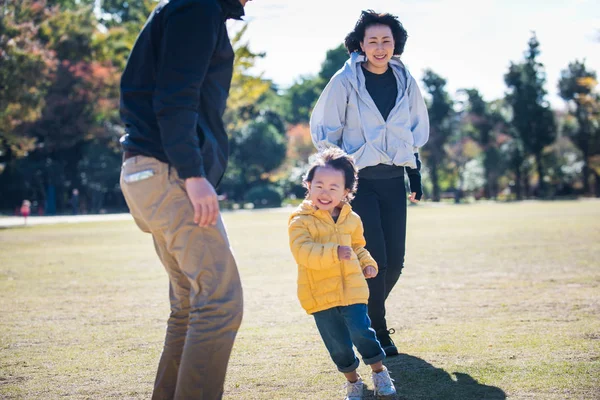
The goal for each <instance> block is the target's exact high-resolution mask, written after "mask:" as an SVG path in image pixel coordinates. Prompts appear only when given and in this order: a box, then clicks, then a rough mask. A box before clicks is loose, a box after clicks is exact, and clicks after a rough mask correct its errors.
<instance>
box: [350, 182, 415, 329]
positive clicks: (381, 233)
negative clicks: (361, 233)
mask: <svg viewBox="0 0 600 400" xmlns="http://www.w3.org/2000/svg"><path fill="white" fill-rule="evenodd" d="M352 208H353V209H354V211H356V213H357V214H358V215H360V217H361V219H362V222H363V226H364V229H365V239H366V241H367V246H366V248H367V250H369V252H370V253H371V255H372V256H373V258H374V259H375V261H377V265H378V266H379V273H378V274H377V276H376V277H375V278H372V279H367V282H368V284H369V291H370V294H369V317H370V318H371V326H372V327H373V329H374V330H375V331H376V332H381V331H383V330H387V324H386V321H385V300H386V299H387V297H388V295H389V294H390V292H391V291H392V289H393V288H394V286H395V285H396V282H397V281H398V278H400V274H401V273H402V268H404V253H405V242H406V188H405V186H404V177H403V176H402V177H398V178H391V179H364V178H361V179H359V182H358V191H357V193H356V197H355V198H354V200H353V201H352Z"/></svg>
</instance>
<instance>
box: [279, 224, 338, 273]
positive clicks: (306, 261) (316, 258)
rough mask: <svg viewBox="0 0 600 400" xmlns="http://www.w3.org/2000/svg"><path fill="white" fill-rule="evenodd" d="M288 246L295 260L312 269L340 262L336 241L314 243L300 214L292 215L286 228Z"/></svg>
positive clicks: (325, 267)
mask: <svg viewBox="0 0 600 400" xmlns="http://www.w3.org/2000/svg"><path fill="white" fill-rule="evenodd" d="M288 231H289V236H290V248H291V250H292V254H293V255H294V258H295V259H296V262H297V263H298V264H300V265H303V266H304V267H306V268H308V269H312V270H321V269H327V268H331V267H333V266H334V265H336V264H338V263H339V262H340V260H339V258H338V254H337V249H338V245H337V244H336V243H325V244H321V243H316V242H314V241H313V239H312V238H311V236H310V233H309V231H308V228H307V227H306V225H305V224H304V222H303V220H302V216H297V217H294V218H293V219H292V220H291V222H290V225H289V228H288Z"/></svg>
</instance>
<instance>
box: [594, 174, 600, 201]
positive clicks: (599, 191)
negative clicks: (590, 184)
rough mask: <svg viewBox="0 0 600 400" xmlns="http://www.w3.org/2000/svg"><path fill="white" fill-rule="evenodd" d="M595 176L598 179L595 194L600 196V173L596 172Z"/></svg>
mask: <svg viewBox="0 0 600 400" xmlns="http://www.w3.org/2000/svg"><path fill="white" fill-rule="evenodd" d="M594 178H595V181H596V190H595V192H596V193H595V194H596V197H600V174H598V173H596V172H594Z"/></svg>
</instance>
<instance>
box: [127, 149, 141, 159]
mask: <svg viewBox="0 0 600 400" xmlns="http://www.w3.org/2000/svg"><path fill="white" fill-rule="evenodd" d="M135 156H141V154H140V153H136V152H135V151H130V150H125V151H124V152H123V161H125V160H128V159H130V158H133V157H135Z"/></svg>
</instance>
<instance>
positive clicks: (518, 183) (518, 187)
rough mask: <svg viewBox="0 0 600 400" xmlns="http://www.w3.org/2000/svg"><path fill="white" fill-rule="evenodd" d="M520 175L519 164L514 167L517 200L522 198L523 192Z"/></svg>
mask: <svg viewBox="0 0 600 400" xmlns="http://www.w3.org/2000/svg"><path fill="white" fill-rule="evenodd" d="M522 179H523V178H522V176H521V166H517V167H516V168H515V194H516V195H517V200H523V192H522V190H521V189H522V187H523V186H522V185H521V182H522Z"/></svg>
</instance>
